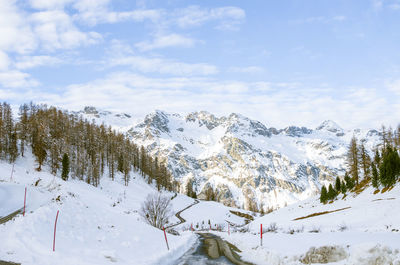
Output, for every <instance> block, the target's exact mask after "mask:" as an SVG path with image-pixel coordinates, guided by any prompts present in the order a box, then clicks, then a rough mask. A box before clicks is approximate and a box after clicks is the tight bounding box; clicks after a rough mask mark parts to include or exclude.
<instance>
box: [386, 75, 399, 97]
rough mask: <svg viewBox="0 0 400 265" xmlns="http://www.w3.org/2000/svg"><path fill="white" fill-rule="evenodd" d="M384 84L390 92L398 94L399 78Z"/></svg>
mask: <svg viewBox="0 0 400 265" xmlns="http://www.w3.org/2000/svg"><path fill="white" fill-rule="evenodd" d="M386 86H387V87H388V88H389V90H390V91H391V92H393V93H395V94H397V95H399V96H400V79H398V80H394V81H391V82H387V84H386Z"/></svg>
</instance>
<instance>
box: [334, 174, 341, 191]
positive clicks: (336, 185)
mask: <svg viewBox="0 0 400 265" xmlns="http://www.w3.org/2000/svg"><path fill="white" fill-rule="evenodd" d="M335 190H336V192H337V193H340V191H341V181H340V178H339V177H336V183H335Z"/></svg>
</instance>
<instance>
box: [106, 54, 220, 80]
mask: <svg viewBox="0 0 400 265" xmlns="http://www.w3.org/2000/svg"><path fill="white" fill-rule="evenodd" d="M108 63H109V65H110V66H120V65H127V66H130V67H132V69H134V70H138V71H140V72H143V73H149V72H157V73H160V74H171V75H181V76H193V75H194V76H196V75H214V74H217V73H218V68H217V67H216V66H214V65H210V64H206V63H195V64H189V63H183V62H179V61H174V60H170V59H162V58H147V57H143V56H127V57H119V58H113V59H110V61H109V62H108Z"/></svg>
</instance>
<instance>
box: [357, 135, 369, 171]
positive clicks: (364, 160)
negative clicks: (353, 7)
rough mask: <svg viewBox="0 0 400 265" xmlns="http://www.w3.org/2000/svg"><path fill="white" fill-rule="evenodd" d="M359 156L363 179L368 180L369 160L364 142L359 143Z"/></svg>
mask: <svg viewBox="0 0 400 265" xmlns="http://www.w3.org/2000/svg"><path fill="white" fill-rule="evenodd" d="M359 155H360V163H361V169H362V171H363V174H364V178H369V177H370V167H371V158H370V156H369V155H368V152H367V150H366V149H365V145H364V141H361V144H360V154H359Z"/></svg>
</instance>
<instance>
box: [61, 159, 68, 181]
mask: <svg viewBox="0 0 400 265" xmlns="http://www.w3.org/2000/svg"><path fill="white" fill-rule="evenodd" d="M61 164H62V171H61V178H62V179H63V180H65V181H67V180H68V175H69V157H68V155H67V154H64V155H63V158H62V162H61Z"/></svg>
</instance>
